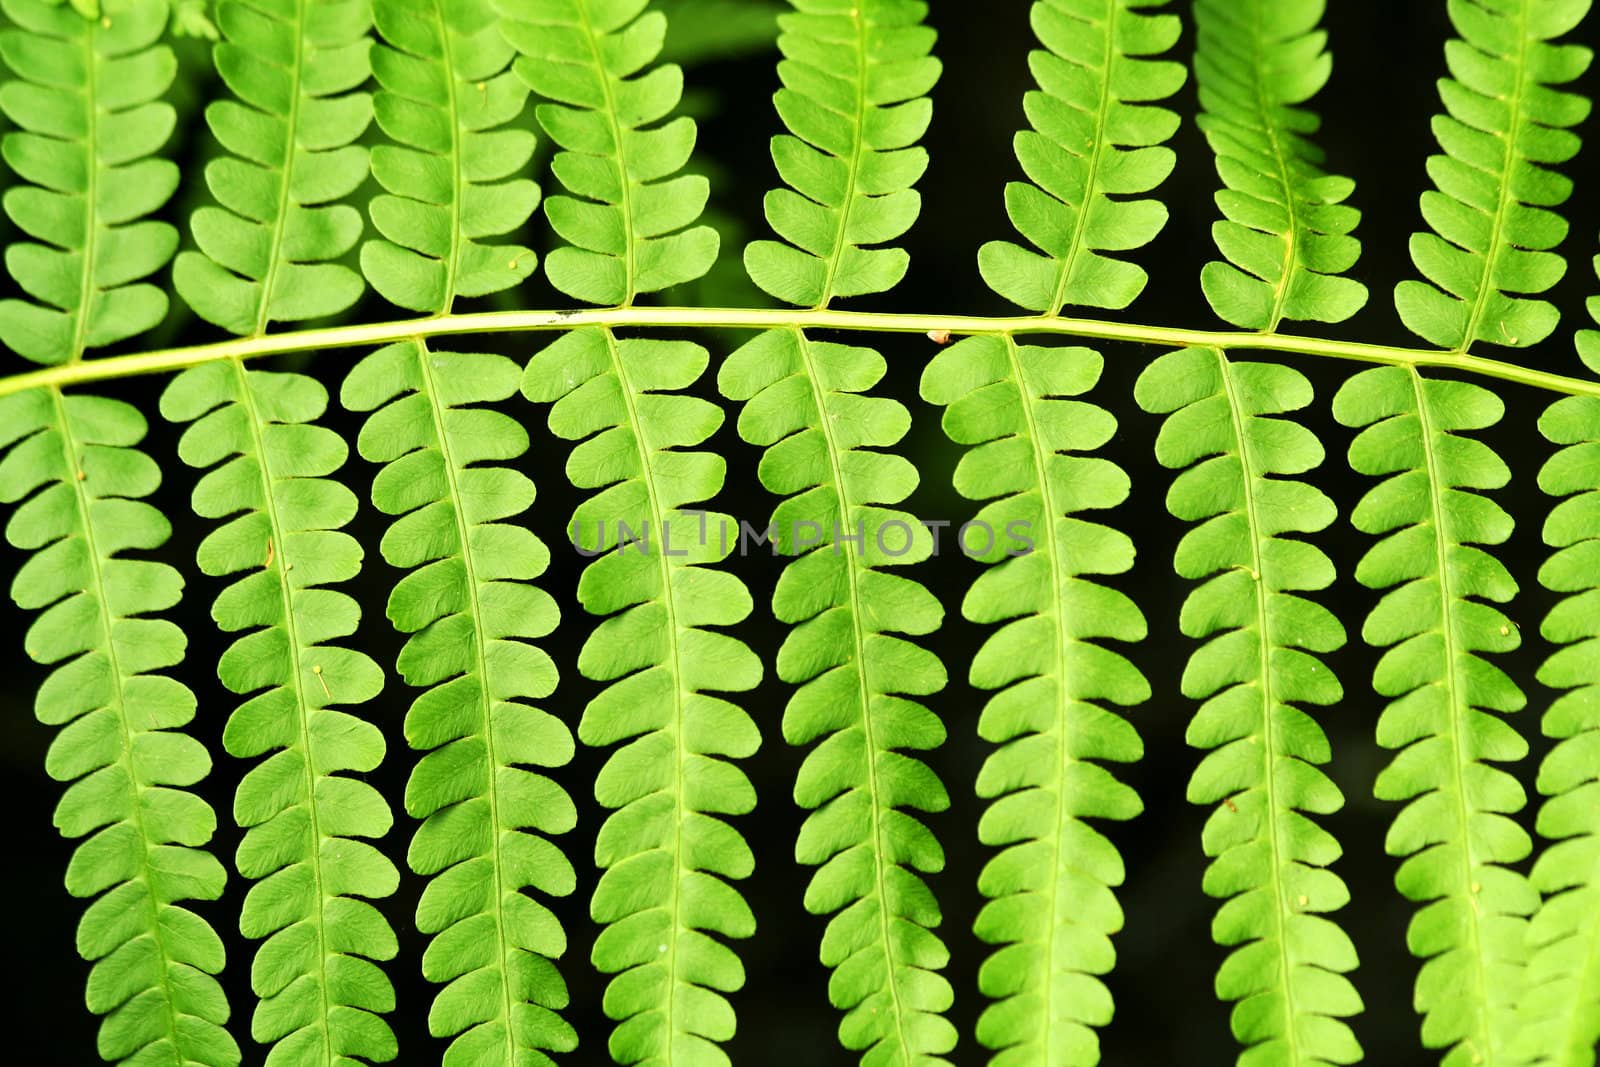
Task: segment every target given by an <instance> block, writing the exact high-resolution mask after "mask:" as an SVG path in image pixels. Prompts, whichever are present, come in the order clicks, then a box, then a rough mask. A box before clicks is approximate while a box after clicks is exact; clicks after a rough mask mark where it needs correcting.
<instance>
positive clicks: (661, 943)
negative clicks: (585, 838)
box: [522, 329, 761, 1064]
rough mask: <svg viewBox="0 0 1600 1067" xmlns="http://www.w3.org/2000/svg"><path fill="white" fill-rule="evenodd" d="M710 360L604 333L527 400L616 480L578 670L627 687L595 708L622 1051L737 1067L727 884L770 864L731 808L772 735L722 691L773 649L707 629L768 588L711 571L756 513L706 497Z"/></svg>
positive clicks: (731, 895) (538, 377)
mask: <svg viewBox="0 0 1600 1067" xmlns="http://www.w3.org/2000/svg"><path fill="white" fill-rule="evenodd" d="M709 359H710V357H709V355H708V353H707V352H706V350H705V349H704V348H701V347H700V346H698V345H694V344H689V343H686V342H668V341H656V340H646V339H630V340H623V341H619V340H617V339H616V338H615V337H614V336H613V335H612V334H611V332H610V331H608V330H597V329H585V330H579V331H575V332H573V333H569V334H566V335H565V336H563V337H562V338H561V339H559V340H557V341H556V342H554V343H553V344H551V345H549V346H548V347H546V348H545V349H544V350H543V351H541V352H539V353H538V354H537V355H535V356H534V357H533V359H532V360H530V361H529V363H528V367H527V370H526V372H525V375H524V377H523V382H522V391H523V393H524V395H526V396H527V397H528V399H530V400H532V401H534V402H536V403H548V404H553V406H552V407H551V409H550V429H551V430H552V431H553V432H554V433H556V434H557V435H558V436H560V437H563V438H565V439H567V440H574V441H581V442H582V443H581V444H579V445H578V446H576V447H575V448H574V449H573V451H572V454H571V456H570V458H569V459H568V461H567V476H568V478H570V479H571V481H572V482H573V483H574V484H575V485H577V486H578V487H580V488H583V489H594V490H599V492H597V493H596V495H595V496H593V497H590V498H589V499H588V500H586V501H585V502H584V503H583V504H582V505H580V506H579V508H578V510H577V512H576V514H575V515H574V518H573V528H572V536H573V544H574V546H575V547H578V546H581V547H582V549H583V552H584V554H585V555H590V556H598V557H599V558H597V559H595V561H594V562H593V563H591V564H589V566H588V567H586V568H585V569H584V572H583V577H582V578H581V579H580V581H579V583H578V599H579V600H580V601H581V602H582V604H583V606H584V608H585V609H586V610H588V611H589V612H591V613H593V614H596V615H604V616H606V618H605V619H604V621H602V622H601V623H600V624H599V625H598V626H596V627H595V629H594V630H593V632H591V633H590V635H589V637H588V639H587V640H586V641H585V642H584V645H583V650H582V652H580V653H579V656H578V669H579V670H580V671H582V672H583V674H584V676H585V677H587V678H593V679H595V680H597V681H602V682H609V683H611V684H610V685H608V686H607V687H606V688H605V689H604V690H603V691H602V692H601V693H600V695H599V696H597V697H596V698H595V699H594V700H592V701H590V703H589V705H588V707H586V708H585V709H584V712H583V718H582V721H581V722H580V723H579V726H578V736H579V738H580V739H581V740H582V741H583V743H584V744H586V745H593V746H611V745H620V746H621V747H619V748H617V749H616V750H615V751H614V752H612V754H611V755H610V757H609V758H608V759H607V760H606V763H605V766H604V768H603V769H602V770H601V772H600V775H599V778H598V779H597V780H596V782H595V798H596V799H597V800H599V802H600V803H601V804H602V805H603V806H605V807H607V808H610V809H613V810H612V813H611V814H610V815H609V816H607V818H606V821H605V824H604V825H603V826H602V827H601V828H600V833H599V837H598V839H597V841H596V844H595V862H596V864H598V865H599V866H600V867H601V868H603V869H604V873H603V874H602V875H601V876H600V883H599V885H598V886H596V888H595V892H594V897H593V900H592V901H591V903H590V915H591V916H592V917H593V919H594V920H595V921H596V922H599V923H602V924H604V927H605V928H604V929H603V930H602V931H601V933H600V935H599V937H598V938H597V939H596V940H595V945H594V951H593V959H594V964H595V966H596V967H598V968H599V969H600V970H601V971H602V972H603V973H606V974H612V975H615V977H614V978H612V979H611V981H610V983H609V984H608V985H607V987H606V994H605V1005H604V1006H605V1011H606V1014H607V1015H608V1016H609V1017H610V1018H612V1019H614V1020H616V1021H617V1023H618V1025H617V1027H616V1029H615V1030H614V1031H613V1032H612V1035H611V1042H610V1049H611V1055H612V1058H613V1059H615V1060H616V1061H617V1062H618V1063H620V1064H634V1063H647V1064H657V1063H668V1062H673V1063H677V1062H682V1063H687V1064H727V1063H728V1058H727V1055H726V1054H725V1053H724V1052H723V1051H722V1050H721V1049H720V1048H718V1047H717V1046H716V1045H715V1044H714V1042H719V1041H727V1040H729V1039H731V1038H732V1037H733V1033H734V1015H733V1009H732V1007H731V1006H730V1005H729V1004H728V1002H727V1000H726V998H725V995H726V994H729V993H732V992H735V991H736V990H738V989H739V988H740V987H741V986H743V984H744V967H743V965H742V964H741V963H740V962H739V958H738V956H737V955H735V954H734V953H733V951H732V950H731V949H729V948H728V947H727V946H726V945H725V944H723V943H722V942H721V941H719V940H717V938H716V937H713V936H711V935H714V934H715V935H721V936H722V937H725V938H741V937H748V936H750V934H751V933H753V932H754V930H755V917H754V916H753V915H752V914H751V911H750V908H749V905H747V904H746V903H745V901H744V898H743V897H741V896H740V895H739V893H738V892H737V891H736V890H735V889H733V888H732V887H731V886H729V885H728V882H727V880H728V879H738V878H744V877H747V876H748V875H749V874H750V872H751V870H752V869H753V867H754V863H755V859H754V856H753V854H752V853H751V851H750V847H749V846H748V845H747V844H746V843H745V841H744V838H743V837H741V836H740V835H739V832H738V831H737V830H735V829H733V828H732V827H730V826H729V825H728V824H727V823H726V822H725V821H723V819H722V818H720V816H726V815H742V814H745V813H747V812H749V811H751V810H752V809H753V808H754V807H755V802H756V796H755V791H754V789H752V788H751V785H750V782H749V780H748V779H747V778H746V777H745V775H744V772H743V771H741V770H739V769H738V767H736V766H735V765H733V764H732V763H730V762H728V761H729V760H730V759H741V758H744V757H747V756H749V755H751V754H753V753H754V752H755V750H756V748H757V746H758V745H759V744H760V741H761V735H760V733H759V731H758V730H757V728H756V725H755V723H754V722H753V721H751V719H750V717H749V715H747V714H745V712H744V711H743V710H742V709H740V708H739V707H737V706H736V705H734V704H731V703H729V702H728V701H726V700H723V699H721V698H720V697H716V696H713V695H711V694H712V692H744V691H748V690H750V689H754V688H755V687H756V685H757V684H758V683H759V682H760V680H761V661H760V660H759V659H757V658H756V656H755V655H754V653H752V652H751V651H750V649H749V648H748V647H746V646H745V644H744V643H743V642H742V641H740V640H738V639H737V638H735V637H731V636H728V635H726V634H722V633H718V632H715V631H712V630H708V629H706V627H709V626H717V627H727V626H735V625H737V624H739V623H740V622H742V621H743V620H744V619H745V618H746V616H748V615H749V614H750V608H751V602H750V594H749V593H748V592H747V591H746V590H745V587H744V583H743V582H741V581H740V580H739V579H738V578H737V577H735V576H734V575H732V574H729V573H728V572H726V571H719V570H714V569H712V568H711V567H710V566H709V564H713V563H716V562H718V561H720V560H722V559H724V558H726V557H727V556H728V554H729V553H730V552H731V551H732V548H733V543H732V542H733V537H734V535H735V534H736V532H737V530H738V526H737V524H736V523H734V522H733V520H732V519H730V518H728V517H727V516H725V515H718V514H716V513H713V512H706V511H699V510H696V509H694V508H692V507H691V506H690V505H692V504H694V503H696V502H699V501H704V500H708V499H710V498H711V497H713V496H715V495H716V494H717V493H718V492H719V491H720V490H721V487H722V479H723V474H724V471H725V467H726V464H725V461H724V460H723V459H722V457H721V456H718V455H716V454H714V453H711V452H697V451H690V450H689V449H692V448H693V446H695V445H698V444H700V443H702V442H704V441H705V440H706V439H707V438H708V437H710V436H711V434H712V433H714V432H715V431H716V429H717V427H718V426H719V425H721V423H722V411H721V409H720V408H718V407H717V406H716V405H715V404H712V403H710V402H708V401H705V400H701V399H699V398H697V397H690V396H682V395H676V394H675V391H677V390H682V389H686V388H688V387H689V386H691V385H692V384H694V382H695V381H696V380H697V379H698V378H699V377H700V375H701V374H702V373H704V371H705V368H706V365H707V363H708V361H709ZM730 526H731V528H732V531H733V533H730ZM624 531H627V532H626V533H625V532H624Z"/></svg>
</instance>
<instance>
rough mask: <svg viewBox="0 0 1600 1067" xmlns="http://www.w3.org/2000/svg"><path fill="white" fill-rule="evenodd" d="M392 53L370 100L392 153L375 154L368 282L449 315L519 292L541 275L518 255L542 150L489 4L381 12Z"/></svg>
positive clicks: (461, 1) (384, 54)
mask: <svg viewBox="0 0 1600 1067" xmlns="http://www.w3.org/2000/svg"><path fill="white" fill-rule="evenodd" d="M372 5H373V7H372V14H373V21H374V22H375V24H376V25H377V29H378V34H379V36H380V37H381V38H382V40H383V42H384V43H383V44H382V45H381V46H380V47H378V48H375V49H374V50H373V52H372V72H373V74H375V75H376V76H377V80H378V86H379V90H378V92H377V93H376V95H374V97H373V100H372V106H373V112H374V114H375V115H376V116H377V119H378V126H379V128H380V129H382V130H383V132H384V133H385V134H386V135H388V137H389V139H390V141H391V142H392V143H390V144H383V145H379V146H377V147H375V148H374V149H373V150H372V174H373V177H375V178H377V179H378V183H379V184H380V185H382V186H383V188H384V189H385V190H386V192H385V193H384V195H381V196H378V197H375V198H374V199H373V201H372V204H371V207H370V209H369V211H370V214H371V217H372V225H373V228H374V229H376V230H377V231H378V234H379V235H380V236H378V237H375V238H372V239H370V240H368V241H366V242H365V243H364V244H363V245H362V246H361V270H362V272H363V273H364V274H365V275H366V276H367V280H368V281H370V282H371V283H372V287H373V288H374V289H376V290H377V291H378V292H379V293H381V294H382V295H383V297H384V299H386V300H388V301H389V302H390V303H393V304H398V305H399V306H400V307H403V308H409V309H411V310H412V311H428V312H433V313H434V314H443V313H448V312H449V311H450V310H451V308H452V307H453V306H454V304H455V301H456V299H457V298H458V297H473V296H488V295H490V294H491V293H498V292H501V291H503V290H506V289H510V288H512V287H513V286H515V285H518V284H520V283H521V282H522V281H523V280H524V279H526V278H527V277H528V276H529V275H531V274H532V273H533V271H534V269H535V268H536V267H537V266H538V258H537V257H536V256H535V255H534V253H533V252H532V251H531V250H530V249H528V248H525V247H523V246H522V245H519V244H506V243H499V240H498V239H500V238H502V237H504V236H505V235H507V234H514V233H516V232H517V231H519V230H521V229H522V228H523V227H524V226H526V225H527V222H528V219H529V217H530V216H531V215H532V214H533V210H534V208H535V207H537V206H538V204H539V195H540V193H539V187H538V185H536V184H535V183H534V182H533V181H532V180H531V179H529V178H525V177H520V175H522V174H523V173H524V172H525V171H526V170H527V169H528V164H529V161H530V160H531V159H532V158H533V150H534V145H535V138H534V135H533V133H532V132H531V131H530V130H527V129H524V128H522V126H520V125H516V124H515V121H516V119H517V118H518V117H519V116H520V115H521V114H522V111H523V108H524V106H525V105H526V104H527V99H528V90H527V88H526V87H525V86H524V85H523V84H522V82H521V81H520V80H519V79H518V78H517V76H516V74H515V73H514V72H513V71H512V70H511V63H512V60H513V59H514V58H515V56H516V50H515V49H514V48H512V46H511V44H510V43H509V42H508V41H507V40H506V38H505V34H504V33H503V32H502V31H503V30H504V29H505V28H506V24H505V22H504V21H503V20H502V19H501V18H500V16H499V15H498V14H497V13H496V12H495V10H494V6H493V3H492V0H372Z"/></svg>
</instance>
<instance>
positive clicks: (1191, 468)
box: [1138, 348, 1362, 1065]
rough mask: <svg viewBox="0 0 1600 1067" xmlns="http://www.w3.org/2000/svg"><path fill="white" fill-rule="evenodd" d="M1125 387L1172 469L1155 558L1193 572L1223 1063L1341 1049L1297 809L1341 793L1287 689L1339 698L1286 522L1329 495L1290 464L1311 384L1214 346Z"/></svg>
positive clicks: (1319, 845)
mask: <svg viewBox="0 0 1600 1067" xmlns="http://www.w3.org/2000/svg"><path fill="white" fill-rule="evenodd" d="M1138 400H1139V404H1140V406H1142V407H1143V408H1144V409H1145V410H1146V411H1151V412H1156V413H1162V414H1166V415H1167V419H1166V421H1165V422H1164V423H1163V424H1162V427H1161V434H1160V436H1159V438H1158V439H1157V441H1156V458H1157V459H1159V460H1160V461H1161V463H1162V464H1163V465H1164V466H1167V467H1171V468H1174V469H1177V470H1180V471H1181V472H1182V473H1180V474H1179V475H1178V476H1177V477H1176V478H1174V479H1173V482H1172V488H1171V489H1170V490H1169V492H1168V494H1167V508H1168V510H1169V511H1171V512H1172V514H1173V515H1174V516H1176V517H1177V518H1179V519H1182V520H1184V521H1186V522H1193V523H1198V524H1199V525H1197V526H1195V527H1194V528H1193V529H1191V530H1189V531H1188V532H1187V533H1186V534H1184V537H1183V540H1182V541H1180V542H1179V544H1178V550H1177V554H1176V556H1175V558H1174V560H1173V565H1174V569H1176V571H1177V572H1178V574H1179V575H1181V576H1182V577H1184V578H1188V579H1191V580H1195V581H1200V582H1202V583H1203V584H1201V585H1199V586H1197V587H1196V588H1195V589H1193V590H1192V591H1191V592H1190V593H1189V595H1188V597H1187V598H1186V599H1185V600H1184V605H1183V611H1182V615H1181V618H1180V621H1179V624H1180V626H1181V628H1182V630H1183V633H1184V634H1185V636H1188V637H1191V638H1195V639H1199V640H1204V641H1205V642H1206V643H1205V644H1203V645H1201V646H1200V647H1199V648H1198V649H1197V650H1196V651H1195V652H1194V653H1193V654H1192V655H1191V656H1190V657H1189V662H1188V664H1187V665H1186V666H1185V668H1184V672H1183V682H1182V688H1183V693H1184V695H1185V696H1187V697H1190V698H1192V699H1195V700H1203V701H1204V703H1203V704H1201V706H1200V709H1199V710H1198V711H1197V712H1196V713H1195V717H1194V719H1193V720H1191V721H1190V723H1189V729H1188V733H1187V737H1188V741H1189V743H1190V744H1191V745H1193V746H1195V747H1196V748H1201V749H1205V750H1206V756H1205V758H1204V759H1202V760H1201V761H1200V764H1199V765H1198V766H1197V767H1196V768H1195V771H1194V776H1193V777H1192V778H1191V779H1190V781H1189V800H1190V801H1191V802H1193V803H1196V804H1204V805H1208V806H1212V809H1213V810H1212V813H1211V816H1210V817H1209V818H1208V819H1207V820H1206V826H1205V831H1204V837H1203V844H1204V847H1205V851H1206V855H1208V856H1211V857H1212V862H1211V865H1210V866H1209V867H1208V868H1207V869H1206V875H1205V882H1204V886H1205V891H1206V892H1207V894H1209V895H1211V896H1214V897H1220V898H1223V899H1224V900H1225V901H1226V903H1224V904H1223V905H1222V907H1221V908H1219V909H1218V911H1217V916H1216V919H1215V921H1214V922H1213V923H1212V937H1213V938H1214V939H1215V940H1216V941H1217V943H1218V944H1221V945H1226V946H1236V947H1234V949H1233V951H1232V952H1231V953H1230V954H1229V955H1228V958H1227V960H1226V961H1225V962H1224V963H1223V965H1222V967H1221V968H1220V969H1219V970H1218V972H1217V980H1216V989H1217V995H1218V996H1219V997H1221V998H1222V999H1224V1000H1232V1001H1237V1004H1236V1005H1235V1007H1234V1010H1233V1033H1234V1037H1235V1038H1237V1039H1238V1040H1239V1042H1240V1043H1241V1044H1242V1045H1244V1046H1245V1049H1244V1051H1243V1052H1241V1054H1240V1059H1239V1062H1240V1063H1241V1064H1248V1063H1253V1062H1255V1061H1256V1060H1257V1059H1263V1058H1264V1059H1267V1060H1270V1061H1271V1062H1275V1063H1286V1064H1305V1065H1311V1064H1321V1063H1355V1062H1357V1061H1359V1060H1360V1059H1361V1046H1360V1044H1359V1043H1358V1042H1357V1041H1356V1038H1355V1034H1354V1033H1352V1032H1351V1030H1350V1027H1349V1025H1348V1024H1347V1023H1346V1022H1345V1021H1344V1020H1345V1019H1346V1018H1349V1017H1350V1016H1353V1015H1357V1014H1359V1013H1360V1012H1361V1010H1362V1004H1361V998H1360V996H1359V995H1358V994H1357V993H1356V989H1355V986H1353V985H1352V984H1351V983H1350V980H1349V979H1348V978H1347V977H1345V976H1346V975H1347V974H1348V973H1349V972H1350V971H1352V970H1354V969H1355V968H1356V966H1357V959H1356V950H1355V946H1354V944H1352V943H1351V941H1350V938H1349V936H1348V935H1347V934H1346V933H1345V932H1344V931H1343V930H1342V929H1341V928H1340V927H1339V926H1338V925H1337V924H1336V923H1335V922H1334V921H1333V920H1331V919H1328V918H1326V917H1325V916H1326V915H1327V914H1328V913H1330V912H1334V911H1337V910H1339V909H1340V908H1342V907H1344V905H1345V904H1347V903H1348V902H1349V900H1350V892H1349V890H1348V889H1346V888H1345V884H1344V882H1343V881H1342V880H1341V879H1340V878H1339V876H1338V875H1337V874H1335V873H1334V872H1333V871H1332V870H1330V869H1329V868H1330V866H1331V865H1332V864H1333V862H1334V861H1335V860H1337V859H1338V858H1339V855H1340V853H1341V849H1340V847H1339V843H1338V841H1336V840H1335V839H1334V838H1333V837H1332V835H1330V834H1329V833H1328V832H1327V831H1326V830H1323V829H1322V828H1321V827H1319V826H1317V824H1316V823H1315V822H1314V821H1313V820H1312V819H1311V816H1312V815H1328V814H1332V813H1333V812H1335V811H1337V810H1339V808H1341V807H1343V806H1344V797H1343V796H1341V795H1340V793H1339V789H1338V787H1337V786H1336V785H1334V784H1333V782H1332V780H1330V779H1329V778H1328V776H1327V775H1326V774H1324V773H1323V772H1322V771H1321V770H1320V769H1319V768H1320V766H1321V765H1323V764H1325V763H1327V762H1328V761H1329V760H1330V759H1331V758H1332V752H1331V750H1330V748H1329V745H1328V739H1327V736H1326V735H1325V734H1324V733H1323V732H1322V728H1321V726H1319V725H1318V724H1317V722H1316V720H1314V719H1313V718H1312V717H1311V716H1310V715H1309V714H1307V713H1306V711H1305V710H1304V706H1305V705H1322V706H1329V705H1334V704H1337V703H1338V702H1339V701H1340V700H1341V699H1342V698H1343V696H1344V690H1343V688H1342V687H1341V686H1340V685H1339V680H1338V679H1337V678H1335V677H1334V675H1333V673H1332V672H1331V671H1329V670H1328V668H1327V666H1326V665H1325V664H1323V663H1322V662H1321V661H1320V660H1318V659H1317V655H1318V654H1319V653H1323V654H1325V653H1328V652H1332V651H1334V650H1335V649H1337V648H1339V647H1340V646H1342V645H1343V644H1344V641H1345V632H1344V627H1343V626H1342V625H1340V623H1339V620H1338V619H1337V618H1336V617H1335V616H1334V615H1333V613H1332V612H1330V611H1328V609H1327V608H1324V607H1323V606H1322V605H1320V604H1318V603H1316V602H1315V601H1312V600H1310V599H1308V598H1307V597H1305V596H1303V595H1302V594H1303V593H1305V592H1309V591H1314V590H1318V589H1326V588H1327V587H1328V586H1330V585H1332V584H1333V579H1334V570H1333V564H1332V563H1331V562H1330V561H1329V559H1328V557H1327V556H1326V555H1325V554H1324V553H1323V552H1322V550H1321V549H1319V548H1317V547H1316V546H1315V545H1313V544H1311V543H1310V542H1308V541H1305V540H1302V539H1301V538H1300V537H1296V536H1288V535H1296V534H1299V535H1305V534H1314V533H1318V532H1320V531H1322V530H1325V529H1327V527H1328V526H1329V525H1330V524H1331V523H1332V522H1333V520H1334V517H1335V515H1336V511H1335V509H1334V505H1333V502H1332V501H1331V500H1329V499H1328V497H1327V496H1326V495H1325V494H1323V493H1322V492H1321V490H1319V489H1317V488H1315V487H1314V486H1312V485H1310V484H1308V483H1306V482H1303V481H1299V480H1297V479H1296V478H1295V477H1294V476H1295V475H1300V474H1304V473H1305V472H1307V471H1309V470H1312V469H1313V468H1315V467H1317V466H1318V465H1320V464H1321V462H1322V460H1323V450H1322V446H1321V444H1320V443H1319V442H1318V441H1317V439H1316V437H1315V436H1314V435H1313V434H1312V433H1311V432H1310V431H1309V430H1307V429H1306V428H1305V427H1304V426H1301V425H1300V424H1299V423H1297V422H1294V421H1293V420H1291V419H1289V418H1286V417H1284V416H1286V415H1287V414H1288V413H1289V412H1293V411H1298V410H1300V409H1302V408H1305V407H1307V406H1309V405H1310V403H1311V401H1312V390H1311V383H1310V382H1308V381H1306V379H1305V377H1304V376H1303V375H1301V374H1300V373H1299V372H1298V371H1295V370H1291V369H1290V368H1288V367H1283V366H1280V365H1278V364H1273V363H1238V362H1234V361H1232V360H1230V359H1229V358H1228V357H1227V355H1226V354H1224V353H1223V352H1222V351H1220V350H1217V349H1199V348H1196V349H1188V350H1185V351H1180V352H1173V353H1170V354H1168V355H1166V356H1163V357H1162V358H1160V359H1158V360H1156V361H1155V362H1154V363H1152V364H1151V365H1150V366H1149V367H1148V368H1147V369H1146V370H1145V372H1144V373H1143V374H1142V375H1140V378H1139V384H1138Z"/></svg>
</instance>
